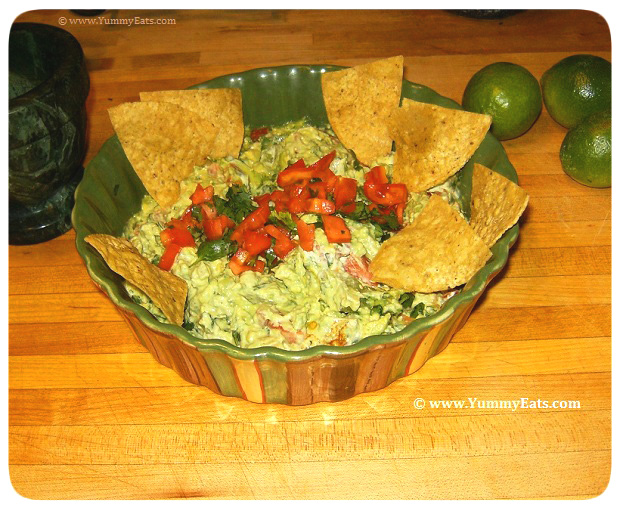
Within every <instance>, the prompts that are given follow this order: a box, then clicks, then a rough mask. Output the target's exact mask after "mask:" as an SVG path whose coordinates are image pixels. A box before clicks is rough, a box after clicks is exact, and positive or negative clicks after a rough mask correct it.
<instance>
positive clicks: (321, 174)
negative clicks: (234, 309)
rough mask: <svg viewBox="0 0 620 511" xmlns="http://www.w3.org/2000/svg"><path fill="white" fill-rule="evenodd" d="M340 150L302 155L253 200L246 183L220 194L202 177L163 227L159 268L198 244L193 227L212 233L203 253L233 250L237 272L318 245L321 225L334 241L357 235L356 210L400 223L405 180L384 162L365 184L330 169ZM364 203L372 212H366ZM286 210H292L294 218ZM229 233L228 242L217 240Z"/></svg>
mask: <svg viewBox="0 0 620 511" xmlns="http://www.w3.org/2000/svg"><path fill="white" fill-rule="evenodd" d="M259 131H260V134H259V135H260V136H262V135H264V134H266V133H267V131H266V132H265V133H263V132H262V130H255V131H253V132H252V134H251V135H250V138H252V140H254V139H255V138H256V137H257V136H258V135H256V133H257V132H259ZM256 139H257V138H256ZM335 156H336V151H331V152H329V153H328V154H326V155H324V156H323V157H321V158H319V159H318V160H317V161H316V162H315V163H313V164H311V165H306V164H305V162H304V160H303V159H300V160H297V161H296V162H295V163H293V164H291V165H289V166H288V167H286V168H285V169H284V170H282V171H281V172H279V173H278V175H277V178H276V183H277V185H278V187H279V188H277V189H275V190H274V191H272V192H271V193H265V194H263V195H260V196H257V197H254V198H253V199H252V198H251V197H250V195H249V193H248V192H247V190H246V189H245V187H243V186H239V185H236V186H233V187H231V188H229V189H228V191H227V193H226V199H222V198H221V197H218V196H216V195H215V194H214V189H213V186H210V185H209V186H206V187H203V186H202V184H201V183H198V184H197V185H196V189H195V190H194V192H193V193H192V194H191V195H190V197H189V198H190V200H191V204H192V205H191V206H189V207H188V208H187V209H186V210H185V212H184V213H183V214H182V216H181V217H180V218H178V219H176V218H173V219H172V220H170V221H169V223H168V225H167V226H166V228H165V229H163V230H162V231H161V233H160V240H161V242H162V244H163V245H164V247H165V251H164V254H163V256H162V257H161V259H160V261H159V267H160V268H161V269H163V270H168V271H169V270H170V268H171V267H172V265H173V264H174V261H175V258H176V256H177V255H178V254H179V252H180V251H181V249H182V248H183V247H194V246H196V241H195V239H194V236H193V235H192V232H191V230H192V228H193V229H194V232H196V235H197V238H198V239H200V238H202V237H204V238H206V241H203V242H202V243H201V245H200V247H199V249H198V256H199V259H201V260H203V259H207V260H214V259H212V258H213V257H218V258H221V257H228V256H231V254H232V257H231V258H230V261H229V263H228V266H229V268H230V270H231V271H232V272H233V273H234V274H235V275H240V274H241V273H243V272H246V271H256V272H259V273H262V272H263V271H265V269H266V268H267V269H270V268H272V267H273V266H274V265H275V264H277V262H278V260H282V259H284V258H285V257H286V256H287V255H288V254H289V253H290V252H291V251H292V250H293V249H294V248H295V247H297V246H300V247H301V249H302V250H305V251H311V250H313V248H314V236H315V229H316V227H317V225H318V226H319V227H320V228H322V229H323V230H324V232H325V235H326V236H327V240H328V241H329V243H350V242H351V231H350V230H349V228H348V227H347V224H346V222H345V220H344V218H352V217H354V218H355V219H357V220H360V221H372V222H375V223H377V224H379V225H381V226H383V227H385V228H386V229H388V230H390V231H396V230H399V229H400V228H401V227H402V225H403V211H404V208H405V205H406V203H407V198H408V194H407V187H406V186H405V185H404V184H402V183H390V182H389V180H388V177H387V174H386V171H385V168H384V167H382V166H375V167H373V168H372V169H371V170H370V171H369V172H367V173H366V174H365V176H364V184H363V187H361V188H360V187H358V183H357V181H356V180H355V179H353V178H349V177H344V176H338V175H336V174H335V173H334V172H333V171H332V170H331V169H330V164H331V163H332V162H333V161H334V158H335ZM360 192H361V193H360ZM358 195H359V196H360V197H359V199H358ZM364 210H365V211H366V213H365V214H362V211H364ZM304 214H312V215H317V216H318V217H319V219H320V220H319V221H316V222H315V223H307V222H306V221H304V220H303V219H302V218H300V216H301V215H304ZM228 215H230V216H228ZM242 215H245V216H243V217H241V216H242ZM284 215H289V216H288V219H290V221H287V220H288V219H287V217H286V216H284ZM231 217H232V218H231ZM390 218H392V221H390ZM394 218H395V220H396V221H394ZM225 235H227V237H226V242H225V243H223V244H214V243H213V242H215V241H217V240H220V239H222V238H224V236H225ZM295 238H296V239H295ZM235 244H236V245H235ZM268 251H269V254H267V252H268Z"/></svg>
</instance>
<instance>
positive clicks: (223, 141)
mask: <svg viewBox="0 0 620 511" xmlns="http://www.w3.org/2000/svg"><path fill="white" fill-rule="evenodd" d="M140 100H141V101H163V102H166V103H174V104H176V105H179V106H182V107H183V108H187V109H188V110H191V111H192V112H195V113H197V114H199V115H201V116H202V117H204V118H205V119H207V120H208V121H209V122H211V124H213V125H214V126H215V127H216V128H217V129H218V134H217V137H216V138H215V142H214V143H213V147H212V149H211V152H210V154H209V156H211V157H212V158H224V157H226V156H234V157H235V158H237V157H238V156H239V151H240V150H241V144H243V133H244V126H243V110H242V107H241V90H240V89H191V90H162V91H151V92H141V93H140Z"/></svg>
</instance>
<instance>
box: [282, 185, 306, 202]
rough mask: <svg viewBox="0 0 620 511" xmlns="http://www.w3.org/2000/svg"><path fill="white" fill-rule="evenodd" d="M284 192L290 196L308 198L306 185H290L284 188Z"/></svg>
mask: <svg viewBox="0 0 620 511" xmlns="http://www.w3.org/2000/svg"><path fill="white" fill-rule="evenodd" d="M284 192H285V194H286V195H287V196H288V197H290V198H300V199H309V198H310V190H309V189H308V187H307V186H301V185H290V186H287V187H286V188H285V189H284ZM274 193H275V192H274Z"/></svg>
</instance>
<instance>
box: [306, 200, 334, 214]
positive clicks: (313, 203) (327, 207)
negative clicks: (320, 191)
mask: <svg viewBox="0 0 620 511" xmlns="http://www.w3.org/2000/svg"><path fill="white" fill-rule="evenodd" d="M306 212H308V213H315V214H318V215H331V214H333V213H335V212H336V205H335V204H334V203H333V202H332V201H330V200H328V199H319V198H318V197H315V198H312V199H306Z"/></svg>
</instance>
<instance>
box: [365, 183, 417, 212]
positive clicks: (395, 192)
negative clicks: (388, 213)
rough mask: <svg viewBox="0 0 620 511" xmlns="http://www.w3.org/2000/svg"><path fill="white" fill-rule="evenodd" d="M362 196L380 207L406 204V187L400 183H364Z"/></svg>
mask: <svg viewBox="0 0 620 511" xmlns="http://www.w3.org/2000/svg"><path fill="white" fill-rule="evenodd" d="M364 195H366V197H368V198H369V199H370V200H371V201H372V202H374V203H376V204H379V205H381V206H393V205H395V204H400V203H404V202H407V186H406V185H404V184H402V183H393V184H389V183H384V184H375V183H372V182H369V181H366V182H365V183H364Z"/></svg>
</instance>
